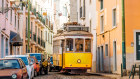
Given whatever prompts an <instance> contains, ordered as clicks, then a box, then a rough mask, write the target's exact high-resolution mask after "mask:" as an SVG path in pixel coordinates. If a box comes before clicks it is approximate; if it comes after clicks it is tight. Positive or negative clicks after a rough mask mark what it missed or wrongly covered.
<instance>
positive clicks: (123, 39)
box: [122, 0, 126, 70]
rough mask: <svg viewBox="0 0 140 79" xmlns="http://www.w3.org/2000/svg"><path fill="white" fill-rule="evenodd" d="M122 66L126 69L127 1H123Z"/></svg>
mask: <svg viewBox="0 0 140 79" xmlns="http://www.w3.org/2000/svg"><path fill="white" fill-rule="evenodd" d="M122 65H123V69H124V70H125V69H126V50H125V1H124V0H122Z"/></svg>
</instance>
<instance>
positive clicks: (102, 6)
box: [100, 0, 104, 10]
mask: <svg viewBox="0 0 140 79" xmlns="http://www.w3.org/2000/svg"><path fill="white" fill-rule="evenodd" d="M103 8H104V3H103V0H101V2H100V9H101V10H102V9H103Z"/></svg>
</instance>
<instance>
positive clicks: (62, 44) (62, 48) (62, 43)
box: [61, 40, 65, 67]
mask: <svg viewBox="0 0 140 79" xmlns="http://www.w3.org/2000/svg"><path fill="white" fill-rule="evenodd" d="M64 43H65V41H64V40H62V42H61V50H62V67H63V53H64Z"/></svg>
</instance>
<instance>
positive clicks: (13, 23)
mask: <svg viewBox="0 0 140 79" xmlns="http://www.w3.org/2000/svg"><path fill="white" fill-rule="evenodd" d="M47 1H48V0H41V1H38V0H30V3H31V4H30V42H29V47H30V52H31V53H45V54H46V55H48V53H52V37H53V18H52V19H48V18H47V15H43V12H46V10H45V11H44V10H42V8H44V6H45V5H46V3H47ZM50 3H51V1H50ZM13 4H15V1H14V0H0V17H1V18H0V20H1V21H0V31H1V32H0V33H1V36H0V41H1V42H0V49H1V54H0V56H1V58H3V57H4V56H6V55H21V54H26V53H28V47H27V44H28V37H27V36H28V22H29V21H28V6H27V4H26V3H25V4H22V5H20V6H19V7H18V8H10V7H14V6H13ZM52 4H53V3H52ZM52 6H53V5H52ZM52 15H53V14H52ZM48 17H50V16H49V15H48ZM47 48H50V49H47Z"/></svg>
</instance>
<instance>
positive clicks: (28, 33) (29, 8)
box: [28, 0, 30, 53]
mask: <svg viewBox="0 0 140 79" xmlns="http://www.w3.org/2000/svg"><path fill="white" fill-rule="evenodd" d="M29 43H30V0H28V53H30V45H29Z"/></svg>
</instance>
